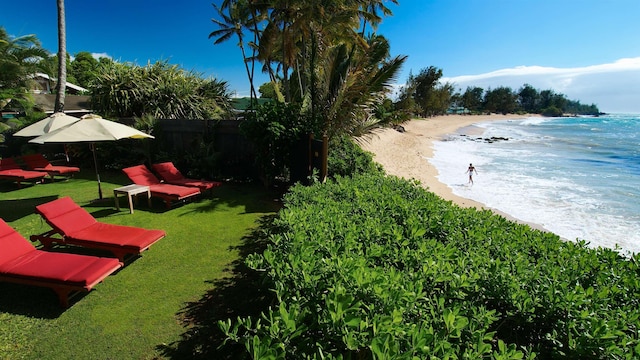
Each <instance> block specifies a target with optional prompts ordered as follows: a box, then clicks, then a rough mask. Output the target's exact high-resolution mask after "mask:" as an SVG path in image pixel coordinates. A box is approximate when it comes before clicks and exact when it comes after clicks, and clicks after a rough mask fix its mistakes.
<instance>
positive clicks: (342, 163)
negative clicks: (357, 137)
mask: <svg viewBox="0 0 640 360" xmlns="http://www.w3.org/2000/svg"><path fill="white" fill-rule="evenodd" d="M327 163H328V173H329V176H331V177H334V178H335V177H337V176H352V175H355V174H364V173H368V172H381V171H382V167H380V165H378V164H377V163H376V162H374V161H373V156H372V155H371V153H369V152H366V151H364V150H362V148H361V147H359V146H358V145H357V144H356V143H355V142H354V141H353V140H352V139H351V138H350V137H349V136H346V135H343V136H336V137H334V138H332V139H331V140H330V141H329V158H328V160H327Z"/></svg>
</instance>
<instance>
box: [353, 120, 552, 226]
mask: <svg viewBox="0 0 640 360" xmlns="http://www.w3.org/2000/svg"><path fill="white" fill-rule="evenodd" d="M537 116H540V115H537V114H526V115H499V114H491V115H440V116H435V117H432V118H427V119H412V120H409V121H408V122H406V123H404V124H402V126H403V127H404V129H405V132H399V131H397V130H395V129H393V128H384V129H381V130H379V131H375V132H374V133H373V134H371V135H368V136H366V137H364V138H361V144H360V146H361V147H362V149H363V150H365V151H369V152H371V153H372V154H373V160H374V161H375V162H377V163H378V164H380V165H382V167H383V168H384V169H385V171H386V172H387V174H389V175H394V176H397V177H400V178H405V179H408V180H410V179H415V180H418V181H420V184H421V185H422V187H424V188H426V189H427V190H429V191H431V192H433V193H435V194H436V195H438V196H440V197H441V198H443V199H445V200H448V201H451V202H453V203H454V204H457V205H458V206H461V207H473V208H476V209H479V210H490V211H493V212H494V213H496V214H499V215H501V216H503V217H505V218H507V219H509V220H512V221H516V222H519V223H522V224H526V225H529V226H531V227H532V228H534V229H538V230H542V231H548V230H547V229H545V228H544V227H542V226H541V225H539V224H534V223H529V222H525V221H522V220H520V219H516V218H514V217H513V216H511V215H509V214H507V213H504V212H502V211H499V210H497V209H494V208H490V207H487V206H486V205H485V204H482V203H480V202H477V201H474V200H471V199H467V198H464V197H462V196H458V195H455V194H454V193H453V191H452V189H451V188H449V187H448V186H447V185H445V184H443V183H441V182H440V181H439V180H438V175H439V173H438V170H437V169H436V168H435V166H433V165H432V164H431V163H430V162H429V159H431V158H432V157H433V143H434V141H439V140H442V139H443V138H445V137H446V136H448V135H454V134H456V133H457V134H464V135H481V134H482V129H480V128H478V127H475V126H474V124H478V123H484V122H490V121H504V120H514V119H526V118H530V117H537ZM461 165H462V167H463V168H464V166H465V164H461Z"/></svg>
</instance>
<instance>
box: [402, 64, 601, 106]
mask: <svg viewBox="0 0 640 360" xmlns="http://www.w3.org/2000/svg"><path fill="white" fill-rule="evenodd" d="M441 78H442V70H441V69H438V68H436V67H434V66H430V67H428V68H424V69H422V70H420V72H419V73H418V75H413V74H412V73H410V74H409V79H408V80H407V83H406V85H405V86H403V87H402V88H401V89H400V93H399V96H398V100H397V101H396V102H395V104H394V105H395V110H396V111H400V112H403V113H405V114H406V117H411V116H422V117H428V116H434V115H441V114H446V113H447V111H448V110H449V109H452V108H464V109H466V110H467V111H468V112H469V113H472V114H480V113H502V114H514V113H531V114H542V115H545V116H562V115H563V114H572V115H598V114H600V110H599V109H598V107H597V106H596V105H595V104H591V105H585V104H581V103H580V101H577V100H569V99H568V98H567V97H566V95H564V94H561V93H556V92H555V91H553V90H542V91H541V90H538V89H536V88H534V87H533V86H531V85H529V84H524V85H523V86H522V87H521V88H520V89H518V90H517V91H514V90H513V89H511V88H510V87H506V86H500V87H497V88H495V89H491V88H489V89H487V90H484V89H483V88H481V87H477V86H475V87H467V89H466V90H465V91H464V92H463V93H460V92H455V86H454V84H452V83H449V82H445V83H442V82H440V79H441Z"/></svg>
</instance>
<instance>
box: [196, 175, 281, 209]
mask: <svg viewBox="0 0 640 360" xmlns="http://www.w3.org/2000/svg"><path fill="white" fill-rule="evenodd" d="M283 194H284V192H283V191H281V190H278V189H270V190H266V189H265V188H264V187H263V186H261V185H258V184H256V183H252V184H248V183H235V182H227V183H224V184H223V185H222V186H220V187H217V188H215V189H213V192H212V193H211V194H206V193H205V194H204V195H203V196H202V198H200V199H199V200H197V201H196V206H195V207H194V210H193V212H198V213H209V212H215V211H216V210H217V209H218V208H220V207H221V206H227V207H236V206H243V207H244V213H245V214H251V213H264V212H275V211H278V210H279V209H280V208H281V207H282V201H281V199H282V196H283ZM204 200H208V201H204Z"/></svg>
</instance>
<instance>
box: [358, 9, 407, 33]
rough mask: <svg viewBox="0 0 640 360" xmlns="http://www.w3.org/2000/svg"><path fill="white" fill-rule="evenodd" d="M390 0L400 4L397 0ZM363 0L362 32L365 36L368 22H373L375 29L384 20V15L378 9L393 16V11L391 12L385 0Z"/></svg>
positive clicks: (385, 14)
mask: <svg viewBox="0 0 640 360" xmlns="http://www.w3.org/2000/svg"><path fill="white" fill-rule="evenodd" d="M390 1H391V2H392V3H394V4H396V5H398V1H397V0H390ZM362 2H363V3H364V4H363V5H362V12H361V14H360V16H361V17H362V32H361V33H360V34H361V35H362V37H364V36H365V32H366V29H367V24H371V26H372V27H373V28H374V30H375V29H376V27H377V26H378V24H380V22H381V21H382V17H380V15H378V10H380V11H381V12H382V15H384V16H391V15H392V14H393V13H392V12H391V9H389V8H388V7H386V6H385V5H384V2H385V0H366V1H362Z"/></svg>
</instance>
